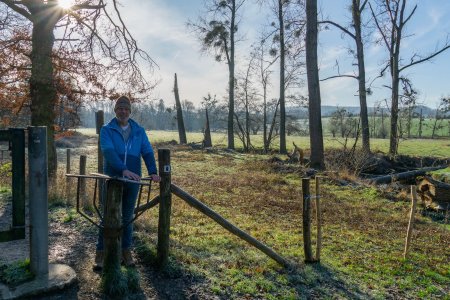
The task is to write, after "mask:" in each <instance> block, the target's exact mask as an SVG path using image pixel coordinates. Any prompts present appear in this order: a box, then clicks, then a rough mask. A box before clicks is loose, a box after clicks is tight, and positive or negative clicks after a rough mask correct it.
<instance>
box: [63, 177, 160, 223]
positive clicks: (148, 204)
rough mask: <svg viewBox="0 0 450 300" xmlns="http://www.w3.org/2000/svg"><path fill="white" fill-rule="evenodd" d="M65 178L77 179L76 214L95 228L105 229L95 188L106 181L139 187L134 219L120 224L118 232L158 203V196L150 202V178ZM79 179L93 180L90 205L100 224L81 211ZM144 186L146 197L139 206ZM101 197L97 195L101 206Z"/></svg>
mask: <svg viewBox="0 0 450 300" xmlns="http://www.w3.org/2000/svg"><path fill="white" fill-rule="evenodd" d="M66 177H74V178H77V199H76V200H77V201H76V204H77V213H79V214H80V215H81V216H82V217H83V218H85V219H86V220H88V221H89V222H90V223H92V224H93V225H95V226H97V227H98V228H100V229H105V228H104V226H103V225H102V224H103V214H102V213H101V212H100V209H99V205H97V187H98V186H99V184H105V181H106V180H111V179H114V180H119V181H121V182H125V183H134V184H138V185H139V186H140V187H139V194H138V200H137V205H136V207H135V209H134V217H133V219H132V220H131V221H130V222H128V223H127V224H122V227H121V228H119V229H118V230H122V229H123V228H125V227H126V226H128V225H129V224H131V223H132V222H134V221H135V220H136V219H137V218H138V217H139V216H141V215H142V214H143V213H144V212H145V211H146V210H148V209H150V208H152V207H154V206H156V205H157V204H158V203H159V195H158V196H156V197H155V198H153V199H152V200H150V193H151V187H152V179H151V178H150V177H146V178H141V181H135V180H130V179H127V178H124V177H111V176H108V175H104V174H100V173H91V174H90V175H75V174H66ZM81 178H86V179H94V180H95V183H94V193H93V199H92V204H93V206H94V209H95V212H96V213H97V215H98V217H99V219H100V222H98V223H97V222H96V221H95V220H94V219H92V217H90V216H88V215H87V214H86V213H84V212H83V210H82V209H81V207H80V190H81V180H80V179H81ZM146 186H148V190H147V195H146V201H145V203H143V204H141V198H142V194H143V193H144V187H146ZM99 190H100V189H99ZM101 197H102V195H99V204H101Z"/></svg>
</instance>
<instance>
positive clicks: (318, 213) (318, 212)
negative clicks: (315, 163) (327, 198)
mask: <svg viewBox="0 0 450 300" xmlns="http://www.w3.org/2000/svg"><path fill="white" fill-rule="evenodd" d="M316 218H317V245H316V261H317V262H319V261H320V251H321V250H322V212H321V208H320V181H319V176H316Z"/></svg>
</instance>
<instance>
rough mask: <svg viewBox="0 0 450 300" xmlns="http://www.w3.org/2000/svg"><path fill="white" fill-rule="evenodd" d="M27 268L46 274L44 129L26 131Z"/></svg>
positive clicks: (46, 223) (46, 187)
mask: <svg viewBox="0 0 450 300" xmlns="http://www.w3.org/2000/svg"><path fill="white" fill-rule="evenodd" d="M28 158H29V172H28V176H29V180H28V182H29V195H30V196H29V198H30V205H29V208H30V268H31V272H33V273H34V274H35V275H36V276H41V275H45V274H48V185H47V182H48V170H47V127H45V126H39V127H32V126H31V127H28Z"/></svg>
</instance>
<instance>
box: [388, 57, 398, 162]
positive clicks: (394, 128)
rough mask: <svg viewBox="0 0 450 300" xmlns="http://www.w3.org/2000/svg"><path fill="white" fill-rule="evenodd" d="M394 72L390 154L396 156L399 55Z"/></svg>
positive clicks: (394, 62)
mask: <svg viewBox="0 0 450 300" xmlns="http://www.w3.org/2000/svg"><path fill="white" fill-rule="evenodd" d="M392 69H393V74H392V96H391V98H392V99H391V133H390V140H389V154H390V155H392V156H394V155H396V154H397V149H398V130H397V129H398V128H397V125H398V88H399V81H400V78H399V73H398V56H397V55H395V58H394V59H393V66H392Z"/></svg>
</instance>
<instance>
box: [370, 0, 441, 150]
mask: <svg viewBox="0 0 450 300" xmlns="http://www.w3.org/2000/svg"><path fill="white" fill-rule="evenodd" d="M407 2H408V1H407V0H378V2H377V3H379V4H378V6H377V9H378V10H377V11H375V10H374V9H373V7H372V5H371V4H370V3H369V6H370V10H371V12H372V16H373V17H374V20H375V24H376V26H377V28H378V31H379V32H380V35H381V39H380V40H379V42H380V43H382V44H384V45H385V46H386V49H387V50H388V53H389V60H388V61H387V63H386V65H385V67H384V68H383V69H382V72H381V74H384V72H385V71H386V70H387V69H388V68H389V71H390V75H391V86H390V88H391V126H390V127H391V132H390V141H389V154H390V155H396V154H397V150H398V136H399V134H398V116H399V88H400V80H401V75H400V74H401V72H403V71H405V70H406V69H408V68H410V67H412V66H415V65H417V64H420V63H423V62H426V61H429V60H431V59H432V58H434V57H435V56H437V55H439V54H441V53H442V52H444V51H446V50H448V49H449V48H450V44H449V41H448V39H447V41H446V42H445V44H444V45H443V46H442V47H439V48H437V49H436V50H435V51H433V52H432V53H430V54H428V55H425V56H423V55H420V54H417V53H414V54H413V55H412V56H411V57H410V58H409V59H408V60H405V59H402V57H401V55H400V52H401V42H402V40H403V38H404V37H405V36H406V35H405V33H404V29H405V25H406V24H407V23H408V22H409V21H410V20H411V18H412V17H413V16H414V13H415V12H416V11H417V5H414V7H413V8H412V9H411V10H410V11H407V10H406V6H407ZM404 61H407V63H402V62H404Z"/></svg>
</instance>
